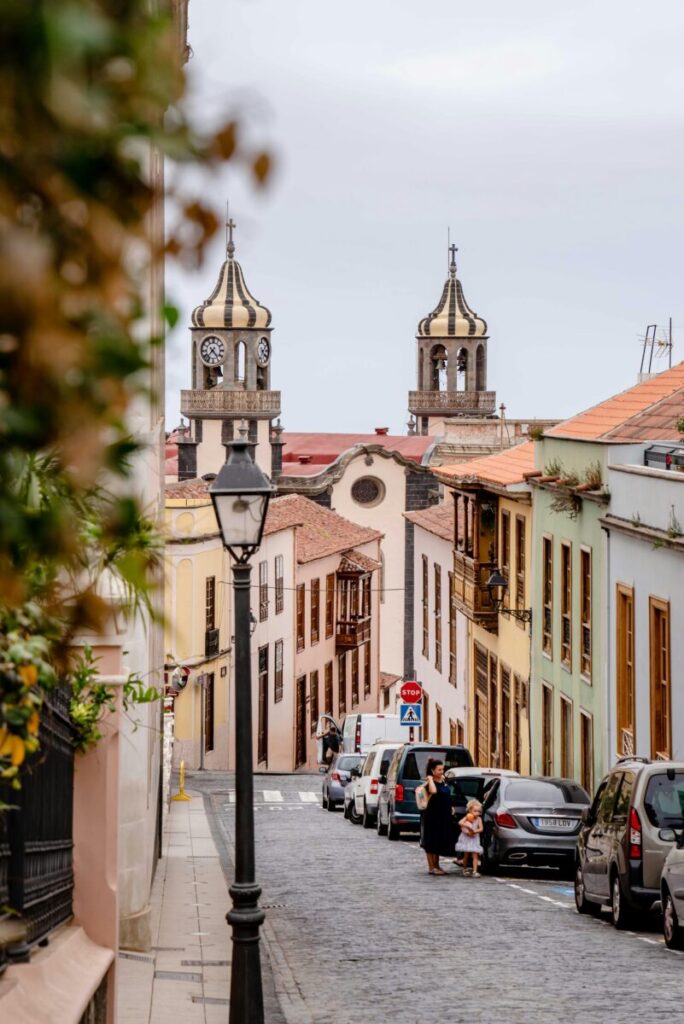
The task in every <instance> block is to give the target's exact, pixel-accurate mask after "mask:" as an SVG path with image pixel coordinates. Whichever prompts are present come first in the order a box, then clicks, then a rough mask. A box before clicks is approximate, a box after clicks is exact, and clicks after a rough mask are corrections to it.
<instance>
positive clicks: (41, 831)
mask: <svg viewBox="0 0 684 1024" xmlns="http://www.w3.org/2000/svg"><path fill="white" fill-rule="evenodd" d="M73 735H74V734H73V728H72V725H71V720H70V718H69V705H68V698H67V695H66V694H65V693H63V692H61V691H57V692H54V693H52V694H50V695H49V696H48V697H47V698H46V701H45V704H44V705H43V711H42V717H41V725H40V734H39V739H40V751H39V752H38V753H37V754H36V755H35V756H34V758H33V759H32V762H31V763H30V764H29V765H28V767H27V768H26V770H25V771H24V772H23V774H22V784H21V789H20V790H16V791H15V790H10V789H8V787H4V788H3V790H0V800H2V801H3V802H5V803H8V804H11V805H12V809H11V810H9V811H6V812H4V813H3V814H2V815H0V921H2V920H3V918H4V919H5V920H7V922H8V923H12V922H14V923H16V922H19V923H20V924H21V925H22V926H23V928H24V929H25V936H24V938H23V939H21V940H19V941H17V942H16V943H15V944H14V945H11V946H9V947H8V948H7V950H6V951H5V952H4V953H3V951H2V950H0V970H2V968H3V966H5V964H6V962H7V960H9V961H10V962H11V961H15V962H21V961H24V960H28V958H29V955H30V950H31V947H32V946H34V945H35V944H36V943H38V942H40V941H41V940H42V939H44V938H45V936H46V935H48V933H49V932H51V931H52V930H53V929H54V928H56V927H57V926H58V925H60V924H62V923H63V922H64V921H67V920H68V919H69V918H70V917H71V914H72V893H73V887H74V876H73V865H72V847H73V826H72V822H73V797H74V746H73ZM5 908H7V912H6V916H5V915H3V910H5ZM3 957H4V960H3Z"/></svg>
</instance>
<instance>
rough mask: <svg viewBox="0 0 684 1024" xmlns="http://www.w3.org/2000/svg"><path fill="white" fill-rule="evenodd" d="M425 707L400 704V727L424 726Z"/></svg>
mask: <svg viewBox="0 0 684 1024" xmlns="http://www.w3.org/2000/svg"><path fill="white" fill-rule="evenodd" d="M422 723H423V705H422V704H400V705H399V724H400V725H422Z"/></svg>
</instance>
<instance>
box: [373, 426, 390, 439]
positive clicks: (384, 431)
mask: <svg viewBox="0 0 684 1024" xmlns="http://www.w3.org/2000/svg"><path fill="white" fill-rule="evenodd" d="M375 433H376V434H379V435H380V437H384V436H385V434H389V427H376V428H375Z"/></svg>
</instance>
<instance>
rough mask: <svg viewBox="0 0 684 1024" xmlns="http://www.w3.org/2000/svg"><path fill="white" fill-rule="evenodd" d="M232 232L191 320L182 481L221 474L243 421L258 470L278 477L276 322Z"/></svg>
mask: <svg viewBox="0 0 684 1024" xmlns="http://www.w3.org/2000/svg"><path fill="white" fill-rule="evenodd" d="M226 227H227V245H226V260H225V262H224V264H223V266H222V267H221V272H220V274H219V279H218V283H217V285H216V287H215V288H214V290H213V292H212V293H211V295H210V296H209V298H208V299H206V301H205V302H203V303H202V304H201V306H198V307H197V308H196V309H195V311H194V312H193V314H192V326H191V328H190V335H191V342H192V387H191V388H190V389H189V390H187V391H181V412H182V413H183V415H184V416H187V417H188V419H189V420H190V421H191V423H192V436H191V438H190V439H189V440H186V441H185V442H184V443H183V444H182V445H181V446H180V451H179V479H181V480H187V479H191V478H193V477H201V476H204V475H205V474H206V473H218V471H219V469H220V468H221V466H222V465H223V463H224V462H225V460H226V448H225V445H226V444H227V443H228V442H229V441H232V440H233V437H237V436H238V431H239V427H240V423H241V422H242V421H243V420H244V421H245V422H246V424H247V427H248V432H249V439H250V440H251V441H254V442H255V444H256V448H255V449H254V453H255V459H256V462H257V463H258V464H259V466H260V467H261V469H263V470H264V472H265V473H268V474H269V475H272V470H273V467H272V464H271V451H272V449H271V423H272V421H273V420H274V419H275V418H276V417H278V416H280V392H279V391H271V330H272V328H271V314H270V312H269V310H268V309H266V307H265V306H262V305H261V303H260V302H258V300H257V299H255V298H254V296H253V295H252V294H251V293H250V291H249V289H248V288H247V285H246V283H245V277H244V274H243V272H242V267H241V266H240V264H239V263H238V262H237V260H236V259H235V244H234V242H233V230H234V228H235V224H234V223H233V221H232V220H229V221H228V223H227V225H226Z"/></svg>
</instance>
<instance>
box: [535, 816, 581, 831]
mask: <svg viewBox="0 0 684 1024" xmlns="http://www.w3.org/2000/svg"><path fill="white" fill-rule="evenodd" d="M530 820H531V822H532V824H533V825H534V827H535V828H548V829H558V830H559V831H565V832H567V831H568V829H573V828H574V827H575V826H576V825H577V822H576V821H575V819H574V818H531V819H530Z"/></svg>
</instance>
